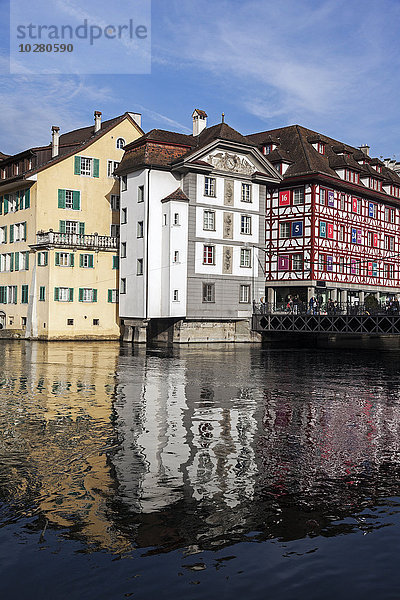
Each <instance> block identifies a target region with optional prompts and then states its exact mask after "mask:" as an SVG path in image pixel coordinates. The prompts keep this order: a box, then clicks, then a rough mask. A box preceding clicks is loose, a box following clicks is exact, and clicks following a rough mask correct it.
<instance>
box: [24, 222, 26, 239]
mask: <svg viewBox="0 0 400 600" xmlns="http://www.w3.org/2000/svg"><path fill="white" fill-rule="evenodd" d="M24 242H26V221H25V223H24Z"/></svg>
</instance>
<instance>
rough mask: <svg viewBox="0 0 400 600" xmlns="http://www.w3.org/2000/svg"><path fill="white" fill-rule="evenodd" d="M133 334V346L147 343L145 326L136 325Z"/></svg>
mask: <svg viewBox="0 0 400 600" xmlns="http://www.w3.org/2000/svg"><path fill="white" fill-rule="evenodd" d="M133 329H134V332H133V343H134V344H146V342H147V325H137V326H135V327H134V328H133Z"/></svg>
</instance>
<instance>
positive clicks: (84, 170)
mask: <svg viewBox="0 0 400 600" xmlns="http://www.w3.org/2000/svg"><path fill="white" fill-rule="evenodd" d="M74 173H75V175H84V176H86V177H98V176H99V159H98V158H87V157H86V156H75V162H74Z"/></svg>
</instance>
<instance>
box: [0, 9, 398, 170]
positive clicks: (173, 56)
mask: <svg viewBox="0 0 400 600" xmlns="http://www.w3.org/2000/svg"><path fill="white" fill-rule="evenodd" d="M13 1H18V0H13ZM54 1H55V2H57V1H58V0H54ZM64 1H66V0H64ZM68 2H70V3H72V4H73V3H74V2H76V3H77V4H78V2H77V0H68ZM103 3H104V4H107V5H109V6H112V5H113V3H109V2H105V1H104V0H99V4H103ZM115 3H119V0H114V4H115ZM124 4H125V6H126V7H127V8H126V10H127V14H128V13H129V2H125V3H124ZM0 6H1V8H2V14H3V15H4V14H7V12H6V10H5V9H6V6H7V2H6V0H0ZM49 6H51V5H49ZM49 10H51V9H49ZM110 10H111V9H110ZM0 40H1V42H0V43H1V44H2V48H0V105H1V111H0V150H1V151H3V152H6V153H14V152H18V151H20V150H23V149H24V148H27V147H29V146H34V145H40V144H46V143H48V142H49V141H50V129H51V126H52V125H58V126H60V127H61V130H62V132H64V131H68V130H70V129H74V128H76V127H82V126H85V125H89V124H91V123H92V122H93V111H94V110H101V111H102V112H103V118H105V119H106V118H110V117H112V116H115V115H117V114H121V113H123V112H125V111H126V110H129V111H133V112H141V113H142V115H143V128H144V129H145V130H149V129H152V128H153V127H157V128H160V129H172V130H175V131H181V132H190V131H191V113H192V111H193V109H194V108H196V107H198V108H202V109H204V110H206V111H207V113H208V115H209V124H214V123H217V122H219V121H220V120H221V112H225V115H226V117H225V119H226V121H227V122H228V123H229V124H230V125H231V126H232V127H234V128H236V129H238V130H239V131H241V132H242V133H244V134H246V133H251V132H255V131H262V130H266V129H272V128H275V127H281V126H284V125H289V124H293V123H299V124H301V125H304V126H306V127H309V128H310V129H314V130H316V131H319V132H322V133H325V134H327V135H330V136H331V137H334V138H336V139H339V140H341V141H344V142H347V143H350V144H352V145H355V146H357V145H360V144H364V143H368V144H369V145H370V146H371V154H372V155H374V156H384V157H392V156H396V157H397V159H398V160H400V116H399V107H400V103H399V95H400V64H399V63H400V60H399V58H400V52H399V50H400V41H399V40H400V2H399V1H398V0H379V2H377V1H376V0H374V1H372V0H364V1H359V0H352V1H351V2H349V1H348V0H347V1H344V0H326V1H325V0H304V1H302V0H279V2H277V1H276V0H273V1H270V0H257V1H253V0H248V1H246V0H242V1H240V2H239V1H238V0H214V1H211V0H196V1H194V0H179V1H178V0H153V1H152V72H151V74H150V75H85V76H83V75H80V76H74V75H29V74H26V75H18V76H17V75H10V74H9V71H8V20H7V18H3V19H2V22H1V24H0Z"/></svg>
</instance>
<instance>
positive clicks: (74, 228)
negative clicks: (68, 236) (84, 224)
mask: <svg viewBox="0 0 400 600" xmlns="http://www.w3.org/2000/svg"><path fill="white" fill-rule="evenodd" d="M65 233H79V223H78V221H65Z"/></svg>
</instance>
